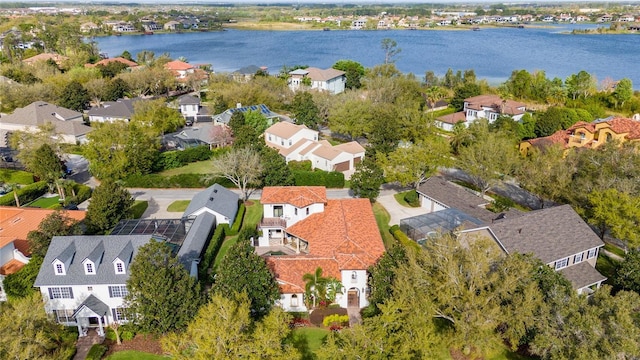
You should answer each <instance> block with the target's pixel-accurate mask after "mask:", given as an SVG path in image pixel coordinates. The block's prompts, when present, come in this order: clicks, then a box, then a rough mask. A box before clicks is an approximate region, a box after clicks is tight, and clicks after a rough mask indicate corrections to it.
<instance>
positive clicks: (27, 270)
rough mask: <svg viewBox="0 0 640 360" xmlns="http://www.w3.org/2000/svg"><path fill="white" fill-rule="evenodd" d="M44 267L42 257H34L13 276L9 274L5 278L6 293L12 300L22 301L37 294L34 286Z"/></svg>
mask: <svg viewBox="0 0 640 360" xmlns="http://www.w3.org/2000/svg"><path fill="white" fill-rule="evenodd" d="M40 266H42V257H40V256H36V255H32V256H31V259H30V260H29V262H28V263H27V264H26V265H25V266H23V267H22V269H20V270H18V271H17V272H15V273H13V274H9V275H7V276H6V277H5V278H4V281H3V285H4V291H5V292H6V293H7V297H8V298H9V299H10V300H15V299H21V298H24V297H27V296H29V295H31V294H33V293H35V292H38V291H36V289H35V288H34V287H33V284H34V283H35V281H36V277H37V276H38V272H40Z"/></svg>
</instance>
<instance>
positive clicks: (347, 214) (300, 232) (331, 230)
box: [267, 199, 384, 293]
mask: <svg viewBox="0 0 640 360" xmlns="http://www.w3.org/2000/svg"><path fill="white" fill-rule="evenodd" d="M287 232H288V233H290V234H291V235H294V236H297V237H299V238H301V239H304V240H305V241H307V242H308V243H309V254H308V255H291V256H271V257H268V258H267V261H268V263H269V264H270V266H271V268H272V270H273V271H274V274H275V276H276V278H277V279H278V280H279V281H280V289H281V291H283V292H285V293H292V292H301V291H304V281H302V276H303V275H304V274H307V273H312V272H313V271H315V269H316V268H318V267H321V268H322V270H323V276H332V277H335V278H337V279H340V271H341V270H360V269H367V268H368V267H369V266H371V265H373V264H375V262H376V261H377V260H378V258H380V256H382V254H383V253H384V244H383V242H382V237H380V232H379V230H378V226H377V223H376V220H375V216H374V215H373V210H372V208H371V203H370V202H369V200H367V199H340V200H328V201H327V205H326V206H325V208H324V212H322V213H317V214H313V215H311V216H309V217H308V218H306V219H304V220H301V221H299V222H297V223H296V224H294V225H293V226H290V227H289V228H287ZM293 290H297V291H293Z"/></svg>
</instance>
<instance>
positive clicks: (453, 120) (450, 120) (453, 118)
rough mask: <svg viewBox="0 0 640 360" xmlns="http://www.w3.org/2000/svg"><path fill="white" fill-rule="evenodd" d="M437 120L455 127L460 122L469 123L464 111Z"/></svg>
mask: <svg viewBox="0 0 640 360" xmlns="http://www.w3.org/2000/svg"><path fill="white" fill-rule="evenodd" d="M437 120H438V121H440V122H443V123H447V124H453V125H455V124H457V123H459V122H465V121H467V115H466V114H465V112H464V111H459V112H456V113H453V114H449V115H442V116H439V117H438V118H437Z"/></svg>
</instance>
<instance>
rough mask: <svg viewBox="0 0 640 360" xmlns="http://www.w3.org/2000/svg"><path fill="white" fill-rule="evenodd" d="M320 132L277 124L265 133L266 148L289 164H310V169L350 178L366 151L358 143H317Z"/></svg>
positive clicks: (303, 127)
mask: <svg viewBox="0 0 640 360" xmlns="http://www.w3.org/2000/svg"><path fill="white" fill-rule="evenodd" d="M318 136H319V132H318V131H316V130H312V129H309V128H308V127H306V126H305V125H296V124H292V123H290V122H286V121H280V122H277V123H275V124H273V125H271V126H270V127H269V128H268V129H267V130H265V132H264V139H265V143H266V144H267V146H269V147H272V148H274V149H276V150H278V152H279V153H280V155H282V156H283V157H284V158H285V160H286V161H287V163H288V162H289V161H307V160H308V161H311V167H312V168H313V169H320V170H324V171H339V172H341V173H343V174H344V176H345V178H346V179H349V178H351V175H353V173H354V172H355V167H356V165H357V164H358V163H360V162H361V161H362V159H363V158H364V153H365V149H364V147H362V145H360V144H359V143H358V142H357V141H351V142H348V143H344V144H339V145H335V146H333V145H331V143H329V142H328V141H326V140H318Z"/></svg>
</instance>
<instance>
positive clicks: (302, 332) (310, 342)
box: [291, 327, 329, 354]
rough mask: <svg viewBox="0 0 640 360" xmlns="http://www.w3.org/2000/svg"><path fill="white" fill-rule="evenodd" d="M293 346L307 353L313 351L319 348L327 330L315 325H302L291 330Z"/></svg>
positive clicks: (327, 332)
mask: <svg viewBox="0 0 640 360" xmlns="http://www.w3.org/2000/svg"><path fill="white" fill-rule="evenodd" d="M291 333H292V342H293V346H295V347H296V348H298V349H300V350H302V351H304V352H306V353H307V354H308V353H314V352H316V350H318V349H320V347H321V346H322V344H323V342H324V339H325V337H327V335H328V334H329V330H326V329H321V328H317V327H303V328H298V329H294V330H293V331H292V332H291Z"/></svg>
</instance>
